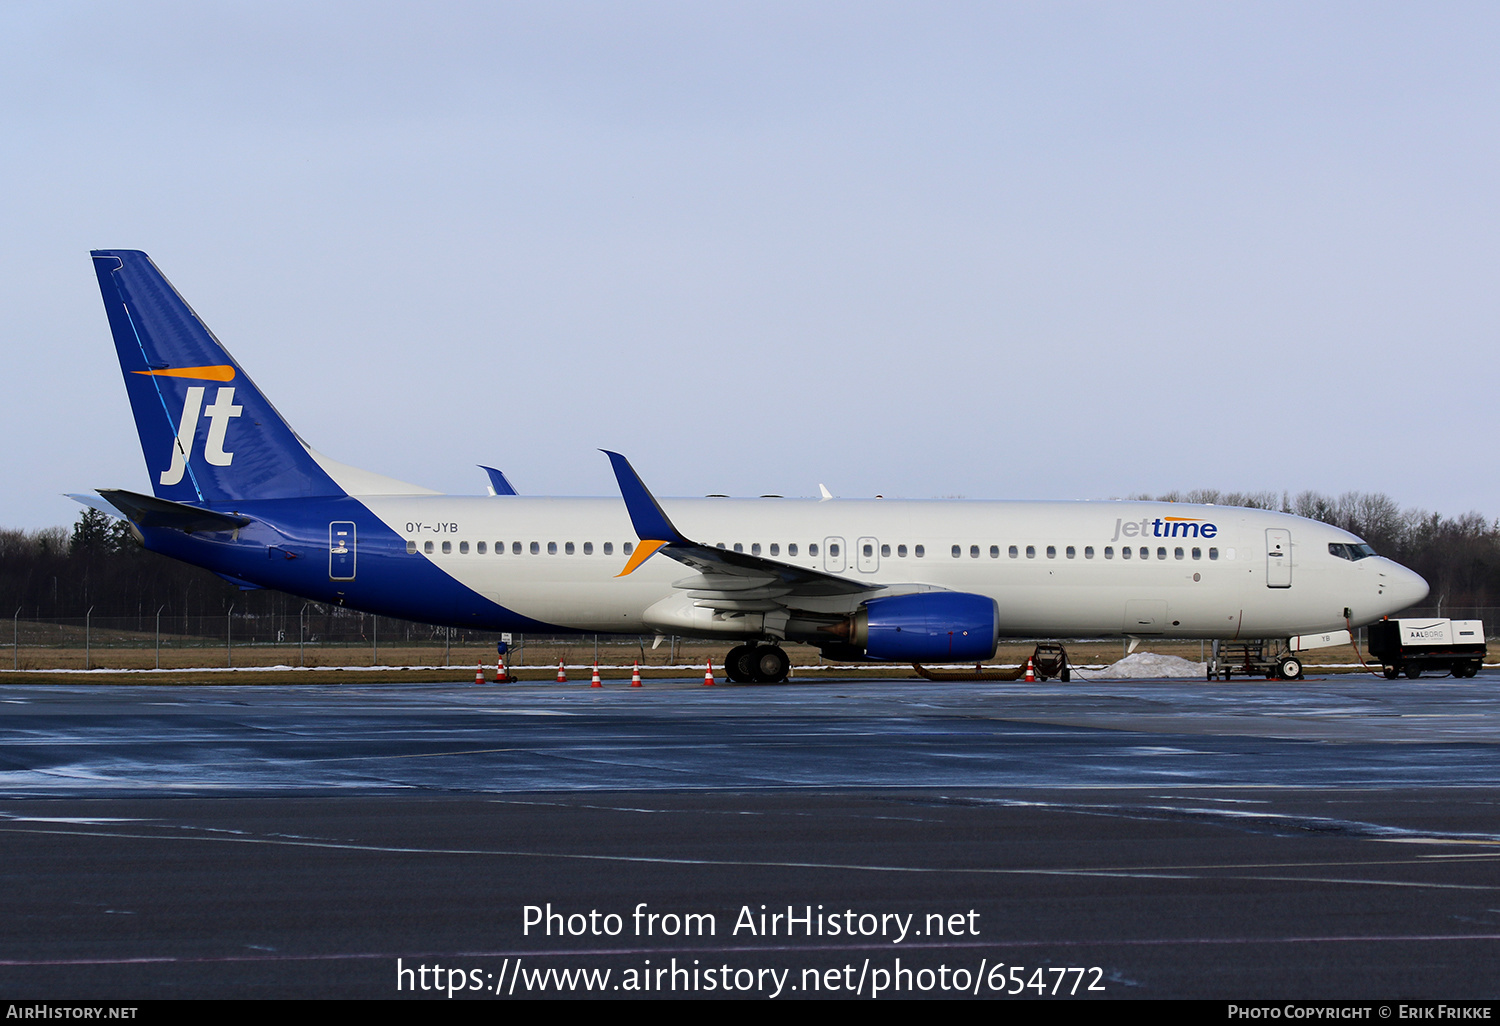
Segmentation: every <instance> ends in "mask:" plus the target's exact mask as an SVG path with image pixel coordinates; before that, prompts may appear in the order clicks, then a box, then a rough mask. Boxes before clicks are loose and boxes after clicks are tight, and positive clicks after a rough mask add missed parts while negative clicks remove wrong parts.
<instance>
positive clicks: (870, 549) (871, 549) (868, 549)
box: [864, 545, 875, 559]
mask: <svg viewBox="0 0 1500 1026" xmlns="http://www.w3.org/2000/svg"><path fill="white" fill-rule="evenodd" d="M864 554H865V558H866V559H869V558H870V557H871V556H873V555H875V546H873V545H866V546H865V547H864Z"/></svg>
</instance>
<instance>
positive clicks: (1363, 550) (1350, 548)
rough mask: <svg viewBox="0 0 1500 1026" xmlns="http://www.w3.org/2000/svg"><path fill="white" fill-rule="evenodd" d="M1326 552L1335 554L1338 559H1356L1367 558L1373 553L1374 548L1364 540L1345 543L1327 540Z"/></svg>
mask: <svg viewBox="0 0 1500 1026" xmlns="http://www.w3.org/2000/svg"><path fill="white" fill-rule="evenodd" d="M1328 553H1329V555H1333V556H1337V557H1339V558H1340V559H1351V560H1357V559H1367V558H1369V557H1370V556H1373V555H1375V550H1374V549H1372V548H1370V546H1368V545H1366V544H1365V543H1364V542H1355V543H1353V544H1345V543H1344V542H1329V543H1328Z"/></svg>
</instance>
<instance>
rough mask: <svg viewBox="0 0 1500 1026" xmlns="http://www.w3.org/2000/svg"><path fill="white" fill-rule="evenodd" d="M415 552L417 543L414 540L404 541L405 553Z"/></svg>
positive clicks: (410, 554)
mask: <svg viewBox="0 0 1500 1026" xmlns="http://www.w3.org/2000/svg"><path fill="white" fill-rule="evenodd" d="M416 553H417V543H416V542H414V541H408V542H407V543H406V554H407V555H408V556H414V555H416Z"/></svg>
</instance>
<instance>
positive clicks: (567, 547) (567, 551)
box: [563, 542, 573, 556]
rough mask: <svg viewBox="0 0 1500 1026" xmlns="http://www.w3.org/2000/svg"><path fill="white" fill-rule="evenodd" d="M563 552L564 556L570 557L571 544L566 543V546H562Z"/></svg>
mask: <svg viewBox="0 0 1500 1026" xmlns="http://www.w3.org/2000/svg"><path fill="white" fill-rule="evenodd" d="M563 552H564V554H566V555H569V556H571V555H572V554H573V543H572V542H568V543H567V544H566V545H564V546H563Z"/></svg>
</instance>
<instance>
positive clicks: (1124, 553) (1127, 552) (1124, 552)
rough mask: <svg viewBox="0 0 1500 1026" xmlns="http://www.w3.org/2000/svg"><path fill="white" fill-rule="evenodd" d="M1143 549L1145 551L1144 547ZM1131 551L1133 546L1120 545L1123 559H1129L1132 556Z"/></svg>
mask: <svg viewBox="0 0 1500 1026" xmlns="http://www.w3.org/2000/svg"><path fill="white" fill-rule="evenodd" d="M1104 551H1106V552H1108V551H1109V550H1108V549H1105V550H1104ZM1142 551H1145V550H1144V549H1143V550H1142ZM1130 553H1131V548H1130V546H1129V545H1121V546H1120V558H1121V559H1129V558H1130Z"/></svg>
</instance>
